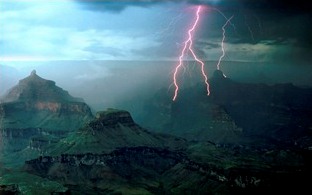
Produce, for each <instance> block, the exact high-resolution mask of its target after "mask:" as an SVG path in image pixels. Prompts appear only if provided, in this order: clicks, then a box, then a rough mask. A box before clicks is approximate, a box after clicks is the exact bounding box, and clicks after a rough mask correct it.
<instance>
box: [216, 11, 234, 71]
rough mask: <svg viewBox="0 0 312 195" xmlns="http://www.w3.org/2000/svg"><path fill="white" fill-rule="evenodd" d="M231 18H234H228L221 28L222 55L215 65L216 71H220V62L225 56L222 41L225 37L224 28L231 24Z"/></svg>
mask: <svg viewBox="0 0 312 195" xmlns="http://www.w3.org/2000/svg"><path fill="white" fill-rule="evenodd" d="M233 17H234V16H232V17H230V18H229V19H227V21H226V22H225V24H224V25H223V26H222V31H223V33H222V36H223V37H222V42H221V49H222V55H221V56H220V58H219V61H218V64H217V70H220V64H221V61H222V59H223V58H224V56H225V48H224V41H225V38H226V36H225V33H226V31H225V28H226V26H227V25H228V24H230V23H231V20H232V18H233Z"/></svg>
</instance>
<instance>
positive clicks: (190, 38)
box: [172, 6, 210, 101]
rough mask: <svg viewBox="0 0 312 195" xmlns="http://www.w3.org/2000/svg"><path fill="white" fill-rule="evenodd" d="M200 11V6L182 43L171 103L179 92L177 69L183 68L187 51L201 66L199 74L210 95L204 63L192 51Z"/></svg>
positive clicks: (176, 70) (174, 76)
mask: <svg viewBox="0 0 312 195" xmlns="http://www.w3.org/2000/svg"><path fill="white" fill-rule="evenodd" d="M200 11H201V6H198V8H197V11H196V19H195V21H194V23H193V25H192V27H191V28H190V29H189V30H188V39H187V40H186V41H185V42H184V47H183V49H182V52H181V55H180V56H179V64H178V65H177V66H176V68H175V71H174V74H173V83H174V86H175V91H174V96H173V99H172V100H173V101H175V100H176V98H177V96H178V92H179V85H178V83H177V74H178V72H179V69H180V68H181V67H182V66H183V58H184V56H185V53H186V51H187V50H189V51H190V52H191V54H192V56H193V58H194V59H195V61H196V62H198V63H199V64H200V65H201V73H202V75H203V77H204V81H205V84H206V88H207V95H210V89H209V83H208V77H207V75H206V73H205V63H204V62H203V61H201V60H200V59H199V58H198V57H197V56H196V54H195V52H194V50H193V33H194V31H195V29H196V27H197V25H198V21H199V19H200Z"/></svg>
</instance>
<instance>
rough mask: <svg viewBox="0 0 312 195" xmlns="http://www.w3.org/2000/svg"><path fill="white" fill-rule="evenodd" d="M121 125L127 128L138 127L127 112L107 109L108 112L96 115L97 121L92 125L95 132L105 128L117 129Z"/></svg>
mask: <svg viewBox="0 0 312 195" xmlns="http://www.w3.org/2000/svg"><path fill="white" fill-rule="evenodd" d="M119 124H122V125H124V126H127V127H132V126H136V124H135V123H134V121H133V119H132V117H131V115H130V113H129V112H128V111H125V110H118V109H111V108H109V109H107V110H106V111H102V112H98V113H97V114H96V119H95V120H94V121H93V122H91V123H90V125H91V126H92V127H94V129H95V130H97V129H98V128H97V127H99V128H103V127H112V128H115V127H117V126H118V125H119Z"/></svg>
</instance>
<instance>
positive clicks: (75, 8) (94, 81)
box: [0, 0, 312, 104]
mask: <svg viewBox="0 0 312 195" xmlns="http://www.w3.org/2000/svg"><path fill="white" fill-rule="evenodd" d="M199 5H201V6H203V9H202V12H201V18H200V21H199V25H198V28H197V29H196V32H195V34H194V50H195V52H196V53H198V55H199V57H200V58H201V59H204V60H207V61H210V62H208V63H207V67H208V68H209V71H208V73H209V75H208V76H209V77H210V76H211V75H212V73H211V71H213V70H215V62H211V61H214V60H217V59H218V58H219V57H220V55H221V54H222V52H221V40H222V26H223V25H224V24H225V22H226V18H230V17H232V16H233V19H232V20H231V22H232V25H228V26H227V27H226V40H225V49H226V56H225V58H224V60H226V61H228V63H224V64H222V65H221V68H222V69H223V70H225V71H226V73H227V75H228V76H229V77H231V78H235V79H237V78H239V76H241V77H242V76H245V78H248V79H249V80H252V79H254V80H255V81H263V80H264V79H266V80H265V81H272V82H294V83H296V84H300V85H302V84H303V85H304V84H307V85H311V84H312V83H311V82H312V81H311V79H310V77H311V76H310V75H311V74H310V73H312V64H311V60H312V37H311V35H312V28H311V26H312V13H311V10H312V8H311V6H310V5H309V1H306V0H296V1H292V2H291V3H289V2H287V3H286V1H282V0H194V1H191V0H189V1H180V0H179V1H178V0H159V1H156V0H139V1H132V0H119V1H112V0H0V65H2V66H0V81H1V83H0V94H1V93H3V92H4V91H5V90H7V88H8V87H11V86H12V85H14V84H16V82H17V81H18V79H21V78H23V77H25V76H27V74H29V72H30V71H31V69H32V68H36V69H37V72H38V74H39V75H41V76H42V77H44V78H46V79H51V80H54V81H56V83H57V84H58V85H59V86H61V87H63V88H65V89H67V90H69V91H70V92H71V93H73V94H74V95H76V96H80V97H83V98H85V99H86V100H88V101H89V102H91V101H92V102H93V103H94V102H95V104H100V103H103V104H105V102H107V101H109V100H108V99H110V100H111V101H115V100H116V99H118V98H120V97H124V96H127V97H129V95H130V94H131V95H133V94H136V95H137V94H139V93H138V91H140V90H141V91H143V90H142V89H150V90H154V89H153V88H151V86H153V85H155V84H159V83H166V84H168V83H170V82H171V80H170V79H171V76H172V70H173V69H174V66H175V65H176V62H177V59H178V56H179V54H180V52H181V50H182V47H183V42H184V41H185V38H186V32H187V30H188V28H189V27H190V26H191V24H192V22H193V21H194V16H195V13H196V9H197V6H199ZM103 60H105V61H103ZM107 60H110V61H107ZM120 60H124V63H120V62H118V61H120ZM126 60H128V61H126ZM164 60H165V61H167V62H166V63H164V62H159V63H158V62H157V61H164ZM139 61H140V62H139ZM144 61H146V62H144ZM230 61H240V62H248V63H243V64H233V63H232V64H231V63H229V62H230ZM5 66H11V67H13V68H15V70H14V69H7V68H4V67H5ZM18 71H19V72H18ZM256 76H258V77H259V78H260V80H259V78H256ZM270 79H271V80H270ZM160 81H161V82H160ZM147 84H149V85H147ZM144 87H145V88H144ZM112 91H114V94H113V93H112ZM131 92H132V93H131Z"/></svg>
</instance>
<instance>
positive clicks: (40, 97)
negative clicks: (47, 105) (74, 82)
mask: <svg viewBox="0 0 312 195" xmlns="http://www.w3.org/2000/svg"><path fill="white" fill-rule="evenodd" d="M15 101H22V102H34V101H50V102H51V101H53V102H68V101H72V102H83V100H82V99H80V98H75V97H72V96H71V95H69V93H68V92H67V91H65V90H63V89H62V88H60V87H58V86H56V84H55V82H54V81H50V80H46V79H43V78H41V77H40V76H38V75H37V73H36V70H33V71H32V72H31V73H30V75H29V76H28V77H26V78H24V79H22V80H20V81H19V83H18V85H16V86H14V87H13V88H11V89H10V90H9V91H8V93H7V94H6V95H5V96H4V98H3V102H15Z"/></svg>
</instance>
